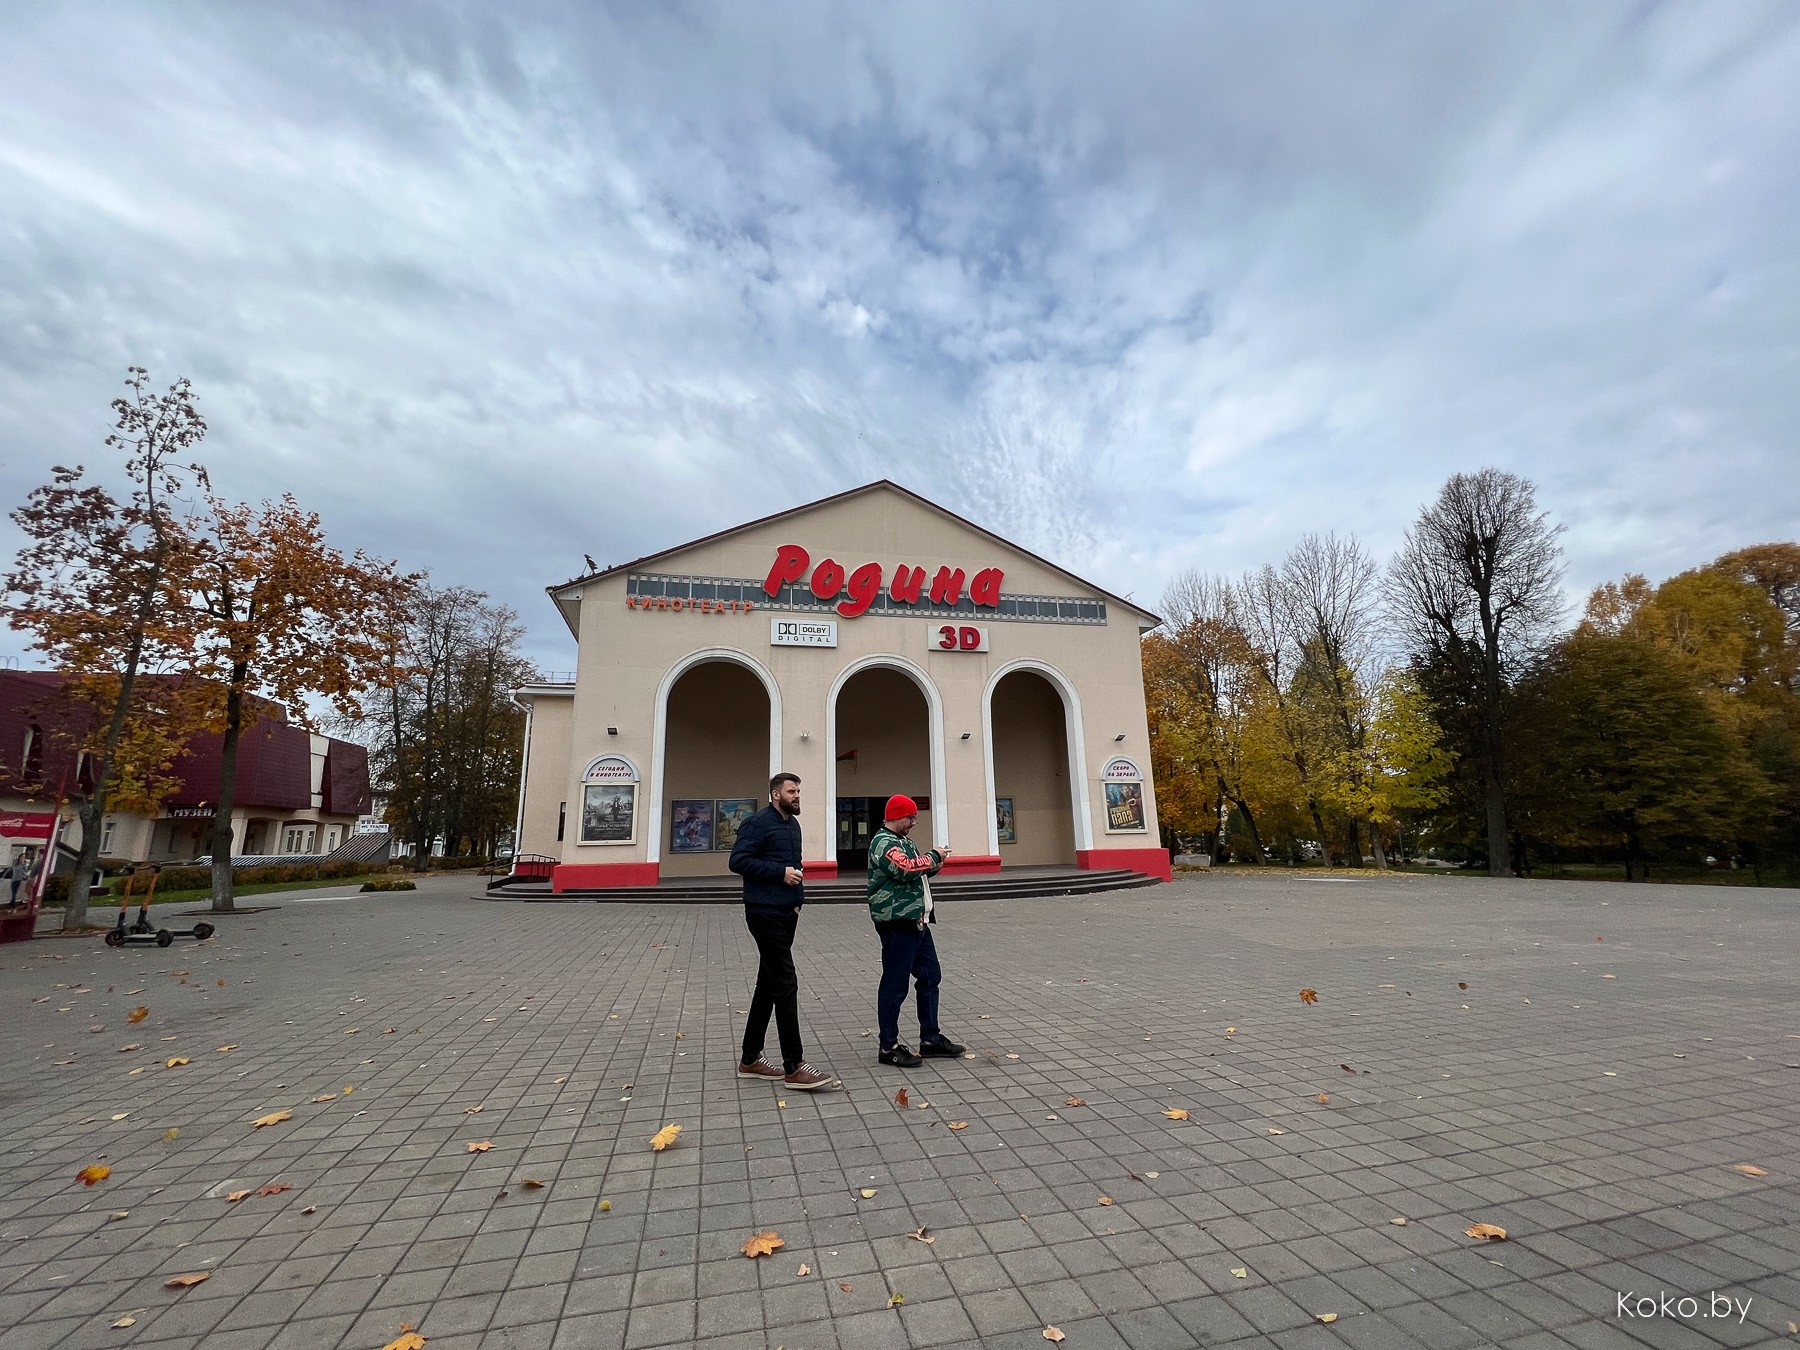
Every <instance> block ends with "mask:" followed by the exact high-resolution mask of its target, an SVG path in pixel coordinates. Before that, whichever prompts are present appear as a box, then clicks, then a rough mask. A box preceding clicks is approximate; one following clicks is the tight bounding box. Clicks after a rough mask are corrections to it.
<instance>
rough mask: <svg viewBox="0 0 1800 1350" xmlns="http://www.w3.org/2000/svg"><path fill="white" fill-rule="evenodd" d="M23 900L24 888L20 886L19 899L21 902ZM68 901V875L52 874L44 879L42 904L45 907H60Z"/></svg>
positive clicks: (64, 873) (61, 873)
mask: <svg viewBox="0 0 1800 1350" xmlns="http://www.w3.org/2000/svg"><path fill="white" fill-rule="evenodd" d="M24 898H25V888H24V887H23V886H21V887H19V899H20V900H21V901H23V900H24ZM68 899H69V874H68V873H67V872H52V873H51V874H50V875H49V876H48V877H46V878H45V879H44V903H45V904H46V905H61V904H66V903H68Z"/></svg>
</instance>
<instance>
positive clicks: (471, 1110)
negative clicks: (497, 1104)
mask: <svg viewBox="0 0 1800 1350" xmlns="http://www.w3.org/2000/svg"><path fill="white" fill-rule="evenodd" d="M486 1105H487V1103H486V1102H483V1103H482V1104H481V1106H465V1107H463V1114H464V1115H465V1116H472V1115H476V1114H478V1113H479V1112H480V1111H481V1109H482V1107H485V1106H486Z"/></svg>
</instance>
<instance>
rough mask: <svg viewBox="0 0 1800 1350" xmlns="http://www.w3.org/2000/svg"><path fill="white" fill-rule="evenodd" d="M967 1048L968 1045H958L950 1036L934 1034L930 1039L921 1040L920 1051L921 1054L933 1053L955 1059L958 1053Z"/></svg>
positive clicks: (934, 1055)
mask: <svg viewBox="0 0 1800 1350" xmlns="http://www.w3.org/2000/svg"><path fill="white" fill-rule="evenodd" d="M966 1048H967V1047H965V1046H961V1045H958V1044H957V1043H956V1042H955V1041H953V1040H951V1039H950V1038H949V1037H948V1036H934V1037H933V1038H932V1039H931V1040H929V1041H920V1042H919V1053H920V1054H921V1055H931V1056H933V1057H941V1058H943V1059H955V1058H956V1057H957V1056H958V1055H960V1054H962V1053H963V1052H964V1051H965V1050H966Z"/></svg>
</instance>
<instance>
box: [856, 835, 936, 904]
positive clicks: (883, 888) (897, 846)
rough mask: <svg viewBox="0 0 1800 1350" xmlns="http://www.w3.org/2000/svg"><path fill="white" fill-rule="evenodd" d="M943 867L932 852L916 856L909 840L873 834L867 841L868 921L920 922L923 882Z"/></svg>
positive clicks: (913, 846) (914, 846)
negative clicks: (910, 920)
mask: <svg viewBox="0 0 1800 1350" xmlns="http://www.w3.org/2000/svg"><path fill="white" fill-rule="evenodd" d="M943 865H944V855H943V854H941V853H939V852H938V851H937V850H936V849H935V848H934V849H932V850H931V851H930V852H929V853H920V852H919V850H918V846H917V845H915V844H914V843H913V841H912V840H911V839H908V838H906V837H904V836H902V835H898V834H895V833H894V832H893V831H892V830H890V829H886V828H883V829H880V830H877V831H876V832H875V837H874V838H873V839H871V840H870V841H869V917H870V918H872V919H874V920H875V922H876V923H892V922H894V921H895V920H906V919H914V920H917V919H922V918H924V917H925V878H926V877H928V876H932V875H933V874H935V873H936V872H937V870H938V868H940V867H942V866H943Z"/></svg>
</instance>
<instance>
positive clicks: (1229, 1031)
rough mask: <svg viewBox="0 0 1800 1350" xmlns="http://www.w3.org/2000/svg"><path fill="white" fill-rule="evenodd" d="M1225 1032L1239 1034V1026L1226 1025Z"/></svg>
mask: <svg viewBox="0 0 1800 1350" xmlns="http://www.w3.org/2000/svg"><path fill="white" fill-rule="evenodd" d="M1225 1034H1226V1035H1227V1036H1235V1035H1237V1028H1236V1027H1226V1028H1225Z"/></svg>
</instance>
